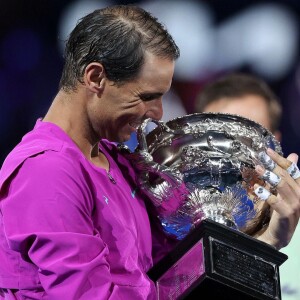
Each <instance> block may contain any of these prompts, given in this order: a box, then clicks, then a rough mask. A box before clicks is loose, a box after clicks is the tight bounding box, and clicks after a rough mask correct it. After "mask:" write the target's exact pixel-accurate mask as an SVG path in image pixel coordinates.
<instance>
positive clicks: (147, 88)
mask: <svg viewBox="0 0 300 300" xmlns="http://www.w3.org/2000/svg"><path fill="white" fill-rule="evenodd" d="M174 65H175V63H174V61H172V60H169V59H163V58H159V57H156V56H154V55H152V54H146V60H145V63H144V65H143V67H142V69H141V72H140V74H139V76H138V78H137V79H135V80H133V81H130V82H127V83H125V84H123V85H121V86H118V85H114V84H113V82H111V81H109V80H107V79H106V83H105V87H104V90H103V93H102V95H101V97H99V98H98V99H97V101H96V102H95V101H94V104H93V106H91V107H90V108H89V112H88V113H89V115H90V122H91V124H92V127H93V130H94V131H95V132H96V134H97V135H99V137H100V138H106V139H109V140H111V141H118V142H124V141H126V140H128V139H129V138H130V135H131V133H132V132H134V131H136V128H137V126H138V125H140V124H141V123H142V122H143V121H144V120H145V119H146V118H152V119H155V120H159V119H161V117H162V113H163V111H162V96H163V95H164V94H165V93H166V92H167V91H168V90H169V89H170V86H171V82H172V77H173V73H174Z"/></svg>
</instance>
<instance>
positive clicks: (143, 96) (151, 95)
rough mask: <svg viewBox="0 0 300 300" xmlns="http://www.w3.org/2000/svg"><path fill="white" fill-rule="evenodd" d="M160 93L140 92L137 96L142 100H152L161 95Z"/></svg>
mask: <svg viewBox="0 0 300 300" xmlns="http://www.w3.org/2000/svg"><path fill="white" fill-rule="evenodd" d="M162 95H163V94H162V93H144V94H140V95H139V97H140V99H141V100H143V101H152V100H156V99H159V98H161V97H162Z"/></svg>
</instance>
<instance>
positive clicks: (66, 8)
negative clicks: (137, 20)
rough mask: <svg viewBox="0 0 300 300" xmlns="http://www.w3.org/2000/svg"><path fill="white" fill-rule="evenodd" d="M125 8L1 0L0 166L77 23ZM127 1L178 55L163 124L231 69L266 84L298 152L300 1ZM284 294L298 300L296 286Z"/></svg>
mask: <svg viewBox="0 0 300 300" xmlns="http://www.w3.org/2000/svg"><path fill="white" fill-rule="evenodd" d="M127 3H129V2H128V1H109V0H105V1H100V0H85V1H83V0H75V1H74V0H69V1H62V0H51V1H50V0H48V1H46V0H26V1H25V0H10V1H4V0H0V4H1V5H0V7H1V9H0V165H2V162H3V160H4V158H5V156H6V155H7V154H8V152H9V151H10V150H11V149H12V148H13V147H14V146H15V145H16V143H18V142H19V141H20V139H21V137H22V136H23V135H24V134H25V133H26V132H27V131H29V130H30V129H31V128H32V127H33V126H34V123H35V121H36V119H37V118H39V117H43V115H44V114H45V113H46V110H47V108H48V107H49V105H50V103H51V101H52V99H53V98H54V96H55V94H56V92H57V90H58V82H59V79H60V75H61V70H62V66H63V65H62V64H63V46H64V41H65V39H66V38H67V36H68V34H69V32H70V31H71V29H72V28H73V27H74V26H75V24H76V22H77V20H78V19H79V18H81V17H82V16H84V15H85V14H87V13H89V12H91V11H93V10H95V9H97V8H101V7H104V6H107V5H110V4H127ZM130 3H134V4H138V5H140V6H142V7H144V8H146V9H147V10H149V11H150V12H152V13H153V14H154V15H155V16H156V17H158V19H159V20H160V21H162V22H163V23H164V24H165V25H166V27H167V28H168V30H169V31H170V33H171V34H172V35H173V37H174V39H175V41H176V42H177V44H178V45H179V47H180V49H181V57H180V59H179V60H178V62H177V65H176V72H175V76H174V81H173V86H172V90H171V92H170V93H168V95H167V96H166V99H165V100H166V101H165V102H164V106H165V115H164V120H168V119H170V118H173V117H176V116H180V115H183V114H186V113H193V112H194V102H195V98H196V96H197V94H198V93H199V92H200V91H201V89H202V88H203V86H204V85H205V84H206V83H208V82H210V81H211V80H213V79H215V78H217V77H218V76H220V75H223V74H226V73H228V72H231V71H243V72H248V73H250V74H254V75H257V76H259V77H261V78H263V79H264V80H265V81H266V82H267V83H268V84H269V85H270V87H271V88H272V89H273V91H274V92H275V93H276V94H277V96H278V97H279V98H280V101H281V103H282V106H283V119H282V123H281V127H280V129H281V132H282V137H283V138H282V147H283V151H284V153H285V155H287V154H289V153H290V152H297V153H300V130H299V125H298V124H299V123H300V49H299V37H300V34H299V31H300V23H299V22H300V1H299V0H284V1H263V0H261V1H246V0H245V1H243V0H219V1H217V0H210V1H200V0H198V1H191V0H182V1H180V0H177V1H176V0H172V1H171V0H169V1H167V0H164V1H136V2H132V1H131V2H130ZM299 237H300V235H299V236H298V238H299ZM298 245H299V243H298ZM297 247H298V246H296V248H295V247H294V250H293V251H294V258H296V257H297V256H299V254H298V253H299V250H300V249H299V248H297ZM298 263H299V261H298ZM293 272H294V271H293ZM293 272H292V271H290V270H289V269H287V270H286V272H285V276H290V280H291V281H293V280H294V282H295V284H297V285H299V282H300V275H299V268H298V270H297V271H296V272H298V273H293ZM285 278H286V277H285ZM297 278H298V279H297ZM297 282H298V283H297ZM284 291H285V293H286V294H290V295H291V296H292V295H294V296H295V298H293V299H300V294H299V293H298V292H297V291H295V290H294V287H293V286H288V285H287V286H285V287H284ZM297 295H298V296H297ZM286 299H287V298H286Z"/></svg>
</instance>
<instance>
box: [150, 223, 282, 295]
mask: <svg viewBox="0 0 300 300" xmlns="http://www.w3.org/2000/svg"><path fill="white" fill-rule="evenodd" d="M286 259H287V255H285V254H283V253H281V252H279V251H277V250H276V249H275V248H274V247H272V246H270V245H268V244H266V243H264V242H262V241H259V240H257V239H254V238H252V237H250V236H248V235H246V234H244V233H241V232H238V231H236V230H233V229H231V228H229V227H227V226H224V225H222V224H219V223H217V222H215V221H212V220H209V219H206V220H203V221H202V222H201V223H200V224H199V225H198V226H197V227H196V228H195V229H194V230H193V231H192V232H191V233H189V234H188V235H187V236H186V237H185V238H184V239H183V240H182V241H180V242H179V243H178V245H177V246H176V247H175V248H174V249H173V250H172V251H171V252H170V253H169V254H168V255H167V256H165V257H164V258H163V259H162V260H161V261H160V262H159V263H158V264H156V265H155V266H154V267H153V268H152V269H151V270H149V272H148V275H149V277H150V278H151V279H152V280H153V281H154V282H155V283H156V287H157V294H158V299H159V300H164V299H169V300H170V299H200V298H201V299H228V300H236V299H242V300H248V299H249V300H250V299H252V300H253V299H281V292H280V280H279V266H280V265H281V264H282V263H283V262H284V261H285V260H286Z"/></svg>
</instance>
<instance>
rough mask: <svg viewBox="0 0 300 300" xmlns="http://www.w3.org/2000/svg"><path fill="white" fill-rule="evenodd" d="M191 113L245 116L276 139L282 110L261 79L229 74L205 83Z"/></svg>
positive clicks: (278, 136)
mask: <svg viewBox="0 0 300 300" xmlns="http://www.w3.org/2000/svg"><path fill="white" fill-rule="evenodd" d="M195 112H220V113H231V114H237V115H241V116H245V117H247V118H249V119H251V120H253V121H256V122H258V123H260V124H261V125H263V126H264V127H265V128H267V129H269V130H270V131H271V132H272V133H273V134H274V135H275V137H276V138H277V139H278V140H280V138H281V137H280V132H279V130H278V127H279V124H280V120H281V114H282V109H281V106H280V103H279V101H278V99H277V97H276V95H275V94H274V93H273V91H272V90H271V89H270V88H269V86H268V85H267V84H266V83H265V82H264V81H262V80H260V79H258V78H256V77H254V76H251V75H247V74H242V73H232V74H229V75H226V76H223V77H221V78H218V79H217V80H215V81H213V82H211V83H210V84H207V86H205V87H204V88H203V90H201V92H200V93H199V95H198V97H197V99H196V103H195Z"/></svg>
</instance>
